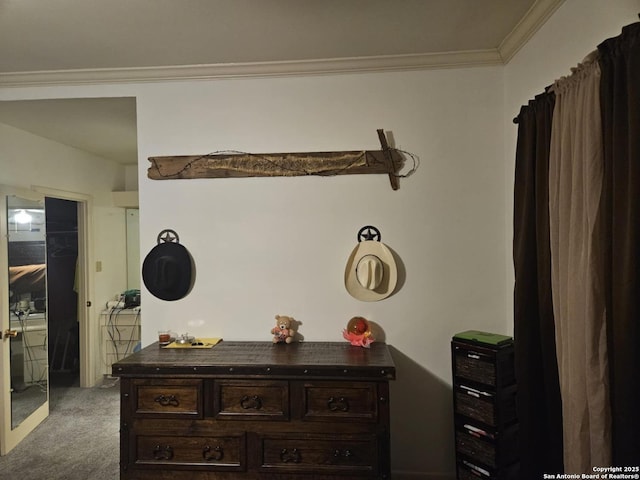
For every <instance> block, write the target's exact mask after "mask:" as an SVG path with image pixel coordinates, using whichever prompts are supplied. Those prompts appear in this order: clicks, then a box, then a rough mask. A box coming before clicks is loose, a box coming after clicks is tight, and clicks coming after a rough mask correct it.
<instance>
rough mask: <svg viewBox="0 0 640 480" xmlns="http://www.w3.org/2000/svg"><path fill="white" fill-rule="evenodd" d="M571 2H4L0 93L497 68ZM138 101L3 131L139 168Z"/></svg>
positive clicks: (49, 104)
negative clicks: (18, 131) (31, 135)
mask: <svg viewBox="0 0 640 480" xmlns="http://www.w3.org/2000/svg"><path fill="white" fill-rule="evenodd" d="M562 1H563V0H394V1H391V0H135V1H132V0H56V1H55V2H52V1H42V0H0V88H2V87H7V88H10V87H16V86H29V85H73V84H86V83H114V82H132V81H154V80H172V79H185V78H211V77H237V76H251V75H254V76H255V75H260V76H264V75H292V74H300V73H326V72H356V71H381V70H393V69H395V70H397V69H416V68H443V67H450V66H462V65H468V66H473V65H499V64H504V63H506V62H508V61H509V59H510V58H511V57H512V56H513V55H514V54H515V53H516V52H517V51H518V49H519V48H520V47H521V46H522V45H523V44H524V43H526V41H527V40H528V39H529V38H530V37H531V35H533V33H535V31H536V30H537V29H538V28H539V27H540V26H541V25H542V24H543V23H544V21H546V19H547V18H548V17H549V16H550V15H551V14H552V13H553V12H554V11H555V9H556V8H557V7H558V6H559V5H560V4H561V3H562ZM135 119H136V114H135V99H133V98H126V99H124V98H117V99H113V98H109V99H104V98H96V99H60V100H20V101H7V102H0V122H2V123H6V124H9V125H12V126H14V127H16V128H20V129H23V130H26V131H29V132H31V133H34V134H36V135H39V136H42V137H45V138H49V139H52V140H55V141H58V142H60V143H64V144H67V145H70V146H73V147H76V148H80V149H83V150H86V151H89V152H92V153H95V154H96V155H99V156H101V157H104V158H107V159H109V160H112V161H116V162H119V163H122V164H135V163H136V162H137V153H136V120H135Z"/></svg>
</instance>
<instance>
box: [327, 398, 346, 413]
mask: <svg viewBox="0 0 640 480" xmlns="http://www.w3.org/2000/svg"><path fill="white" fill-rule="evenodd" d="M327 407H329V410H331V411H332V412H337V411H340V412H348V411H349V401H348V400H347V399H346V398H344V397H340V398H337V399H336V398H335V397H331V398H329V400H327Z"/></svg>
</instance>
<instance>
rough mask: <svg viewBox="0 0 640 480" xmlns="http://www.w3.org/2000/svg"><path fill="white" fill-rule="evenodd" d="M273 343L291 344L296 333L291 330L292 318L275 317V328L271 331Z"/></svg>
mask: <svg viewBox="0 0 640 480" xmlns="http://www.w3.org/2000/svg"><path fill="white" fill-rule="evenodd" d="M271 334H272V335H273V343H282V342H284V343H291V342H293V336H294V335H295V334H296V332H295V331H294V329H293V318H291V317H287V316H284V315H276V326H275V327H273V328H272V329H271Z"/></svg>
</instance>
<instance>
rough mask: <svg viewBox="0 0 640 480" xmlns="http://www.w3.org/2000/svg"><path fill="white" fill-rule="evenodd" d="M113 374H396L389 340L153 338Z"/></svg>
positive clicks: (342, 375) (120, 362)
mask: <svg viewBox="0 0 640 480" xmlns="http://www.w3.org/2000/svg"><path fill="white" fill-rule="evenodd" d="M112 371H113V375H115V376H129V375H136V374H157V375H168V374H172V373H180V374H186V373H190V374H201V375H217V376H258V375H259V376H268V377H277V376H278V375H283V376H301V377H332V378H333V377H341V378H342V377H363V378H384V379H394V378H395V365H394V363H393V359H392V357H391V353H390V351H389V348H388V346H387V345H386V344H385V343H382V342H375V343H373V344H371V346H370V347H369V348H362V347H355V346H352V345H350V344H348V343H346V342H299V343H291V344H284V343H278V344H274V343H273V342H231V341H222V342H220V343H218V344H217V345H215V346H213V347H212V348H207V349H191V348H159V346H158V344H157V343H153V344H151V345H149V346H147V347H145V348H143V349H142V350H140V351H139V352H137V353H134V354H133V355H131V356H129V357H127V358H125V359H123V360H120V361H119V362H116V363H114V364H113V367H112Z"/></svg>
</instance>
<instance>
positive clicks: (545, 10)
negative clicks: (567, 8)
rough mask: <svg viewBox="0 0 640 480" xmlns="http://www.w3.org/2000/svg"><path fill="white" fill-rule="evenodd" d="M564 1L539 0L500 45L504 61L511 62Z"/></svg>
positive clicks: (499, 48)
mask: <svg viewBox="0 0 640 480" xmlns="http://www.w3.org/2000/svg"><path fill="white" fill-rule="evenodd" d="M563 3H564V0H537V1H536V2H535V3H534V4H533V5H532V6H531V8H530V9H529V11H528V12H527V13H526V14H525V16H524V17H522V19H521V20H520V21H519V22H518V24H517V25H516V26H515V27H514V29H513V30H512V31H511V32H510V33H509V35H507V36H506V37H505V39H504V40H503V41H502V42H501V43H500V45H499V46H498V53H499V54H500V57H501V59H502V63H504V64H507V63H509V61H510V60H511V59H512V58H513V57H514V55H515V54H516V53H518V51H519V50H520V49H521V48H522V47H523V46H524V45H525V44H526V43H527V42H528V41H529V39H530V38H531V37H533V35H534V34H535V33H536V32H537V31H538V30H539V29H540V27H542V25H544V23H545V22H546V21H547V20H548V19H549V17H551V15H553V13H554V12H555V11H556V10H557V9H558V7H560V5H562V4H563Z"/></svg>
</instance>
